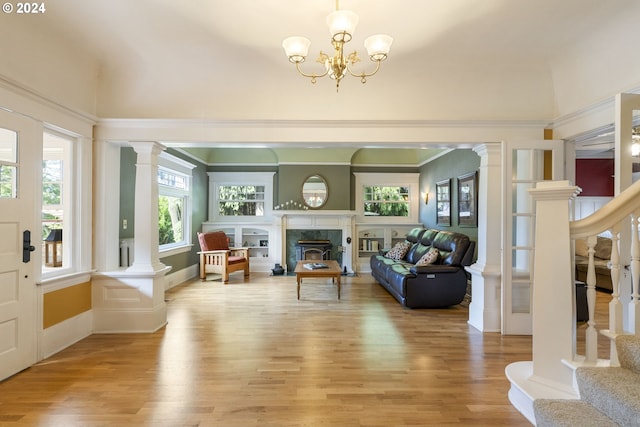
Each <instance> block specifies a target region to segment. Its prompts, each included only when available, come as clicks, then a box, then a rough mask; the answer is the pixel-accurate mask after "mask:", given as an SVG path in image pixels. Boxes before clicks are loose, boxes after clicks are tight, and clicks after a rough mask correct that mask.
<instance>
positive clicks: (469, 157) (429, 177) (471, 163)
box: [419, 149, 480, 242]
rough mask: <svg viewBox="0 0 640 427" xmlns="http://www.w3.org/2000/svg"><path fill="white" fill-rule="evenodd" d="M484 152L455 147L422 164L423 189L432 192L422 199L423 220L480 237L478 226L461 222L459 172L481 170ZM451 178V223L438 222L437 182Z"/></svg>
mask: <svg viewBox="0 0 640 427" xmlns="http://www.w3.org/2000/svg"><path fill="white" fill-rule="evenodd" d="M479 168H480V156H478V155H477V154H476V153H475V152H474V151H473V150H464V149H460V150H454V151H451V152H450V153H447V154H445V155H444V156H442V157H439V158H437V159H436V160H434V161H432V162H429V163H427V164H425V165H423V166H422V167H421V168H420V192H421V193H423V192H428V193H429V203H428V204H426V205H425V204H424V201H423V200H422V201H421V203H420V214H419V216H420V222H421V223H423V224H424V225H425V227H427V228H436V229H440V230H450V231H457V232H460V233H464V234H466V235H467V236H469V237H470V238H471V239H472V240H475V241H476V242H477V241H478V227H461V226H459V225H458V192H457V188H458V187H457V185H458V179H457V177H458V176H461V175H464V174H466V173H469V172H474V171H477V170H478V169H479ZM447 178H451V189H450V191H451V226H450V227H445V226H441V225H436V182H438V181H442V180H444V179H447Z"/></svg>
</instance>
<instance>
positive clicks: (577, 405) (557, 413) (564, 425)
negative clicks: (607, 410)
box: [533, 399, 618, 427]
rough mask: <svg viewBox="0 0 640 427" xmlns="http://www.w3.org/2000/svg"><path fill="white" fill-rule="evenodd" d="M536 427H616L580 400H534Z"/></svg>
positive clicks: (604, 416)
mask: <svg viewBox="0 0 640 427" xmlns="http://www.w3.org/2000/svg"><path fill="white" fill-rule="evenodd" d="M533 407H534V412H535V417H536V426H537V427H575V426H578V425H579V426H581V427H617V426H618V424H616V423H615V422H614V421H613V420H612V419H610V418H609V417H607V416H606V415H604V414H603V413H602V412H600V411H598V410H597V409H596V408H594V407H593V406H591V405H589V404H588V403H586V402H584V401H582V400H561V399H536V400H535V401H534V402H533Z"/></svg>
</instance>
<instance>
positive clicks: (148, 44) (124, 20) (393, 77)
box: [27, 0, 640, 120]
mask: <svg viewBox="0 0 640 427" xmlns="http://www.w3.org/2000/svg"><path fill="white" fill-rule="evenodd" d="M638 3H640V2H637V0H369V1H365V0H342V1H341V2H340V8H341V9H350V10H353V11H354V12H356V13H357V14H358V15H359V16H360V23H359V25H358V28H357V30H356V34H355V37H354V40H353V41H352V42H351V43H350V47H349V51H351V50H354V49H357V50H358V51H359V52H360V56H361V58H363V64H364V65H367V66H370V67H371V66H373V64H371V63H370V62H369V61H368V59H366V54H365V51H364V48H363V41H364V39H365V38H366V37H367V36H369V35H372V34H375V33H387V34H390V35H391V36H392V37H394V43H393V46H392V49H391V53H390V55H389V59H388V60H387V61H386V62H384V63H383V64H382V65H383V67H382V70H381V71H380V73H379V74H378V75H377V76H375V77H372V78H371V79H370V80H369V82H368V83H367V84H366V85H361V84H360V82H359V81H358V79H356V78H352V77H349V78H347V79H346V80H345V81H344V82H343V83H342V85H341V89H340V94H339V95H336V94H335V88H334V84H333V82H332V81H328V80H326V81H324V80H321V81H319V82H318V83H317V84H316V85H311V84H310V83H309V81H308V80H306V79H304V78H302V77H300V76H298V75H297V73H296V71H295V69H294V66H293V65H292V64H290V63H289V62H288V61H287V58H286V57H285V55H284V52H283V50H282V47H281V43H282V40H283V39H284V38H286V37H287V36H290V35H304V36H306V37H308V38H309V39H311V41H312V45H311V51H310V54H309V58H308V61H307V62H306V63H305V64H304V65H305V66H306V67H307V70H309V69H312V68H313V67H319V64H316V63H315V62H314V60H315V58H316V57H317V55H318V53H319V51H320V50H321V49H322V50H324V51H331V46H330V44H329V34H328V31H327V27H326V23H325V18H326V15H327V14H328V13H330V12H332V11H333V10H334V8H335V4H336V2H335V1H334V0H55V1H54V2H48V3H46V5H47V12H46V14H45V15H44V16H43V17H42V18H43V19H40V20H38V21H36V20H32V21H28V22H27V24H34V25H35V23H36V22H37V26H38V28H37V31H42V32H43V33H45V34H46V35H48V36H49V37H51V36H52V35H53V36H54V37H55V38H56V39H57V40H60V41H64V43H65V44H66V45H67V46H70V47H73V49H79V50H80V51H82V52H83V53H84V55H87V56H89V57H91V58H94V59H95V61H97V66H98V69H99V79H98V82H99V83H98V84H99V92H98V93H97V103H96V105H97V107H96V113H97V115H99V116H100V117H138V118H140V117H177V118H202V117H206V118H215V119H240V120H242V119H279V120H282V119H293V120H297V119H317V118H322V119H356V120H357V119H367V120H370V119H373V120H385V119H390V120H393V119H404V120H438V119H450V118H451V117H455V118H456V119H459V120H474V119H509V120H511V119H516V120H518V119H549V118H551V117H552V116H553V114H554V108H555V105H554V102H555V101H554V94H553V81H552V76H551V71H550V64H551V63H552V62H553V61H554V60H555V59H556V58H561V57H562V56H563V55H565V53H566V52H568V51H571V49H572V48H573V46H574V45H575V44H576V43H578V42H579V41H580V40H582V39H584V37H585V36H586V35H588V34H592V33H593V32H594V31H595V30H597V29H598V28H599V27H600V26H602V23H609V22H612V21H614V22H615V21H616V20H618V19H620V17H623V16H625V14H629V12H630V11H633V13H636V14H637V13H638V10H640V9H639V8H638V7H637V4H638ZM35 30H36V29H35V28H34V31H35ZM315 69H316V70H318V68H315ZM461 96H465V97H466V98H467V99H466V100H465V103H467V104H469V108H468V109H465V108H463V107H462V106H461V105H460V97H461ZM523 98H524V99H526V100H527V102H522V99H523ZM336 103H337V104H338V105H336ZM340 105H348V107H341V106H340ZM479 105H484V106H485V108H484V109H480V108H478V106H479ZM485 110H486V111H485Z"/></svg>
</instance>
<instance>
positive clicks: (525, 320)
mask: <svg viewBox="0 0 640 427" xmlns="http://www.w3.org/2000/svg"><path fill="white" fill-rule="evenodd" d="M504 156H505V158H504V159H503V165H504V171H505V179H504V182H505V198H506V200H505V204H504V206H505V215H504V218H505V219H506V221H505V234H504V236H505V241H504V242H503V248H505V251H504V263H503V267H502V269H503V272H502V277H503V286H502V327H501V329H502V333H503V334H514V335H530V334H531V333H532V311H531V306H532V301H533V255H534V252H533V251H534V248H535V243H534V235H535V204H534V201H533V199H532V198H531V196H530V195H529V191H528V190H529V189H532V188H535V186H536V184H537V183H538V182H540V181H544V180H560V179H563V176H564V172H563V170H564V147H563V141H557V140H540V141H527V142H517V143H514V142H510V143H507V149H506V150H504Z"/></svg>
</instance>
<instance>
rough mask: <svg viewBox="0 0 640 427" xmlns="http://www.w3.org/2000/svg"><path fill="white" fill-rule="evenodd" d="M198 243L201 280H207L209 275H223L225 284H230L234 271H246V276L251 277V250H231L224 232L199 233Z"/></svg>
mask: <svg viewBox="0 0 640 427" xmlns="http://www.w3.org/2000/svg"><path fill="white" fill-rule="evenodd" d="M198 241H199V242H200V250H201V252H198V254H199V255H200V279H201V280H206V278H207V273H215V274H220V275H222V281H223V282H224V283H227V282H229V273H232V272H234V271H239V270H244V275H245V276H248V275H249V248H230V247H229V238H228V237H227V235H226V234H225V233H224V232H223V231H213V232H211V233H198Z"/></svg>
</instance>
